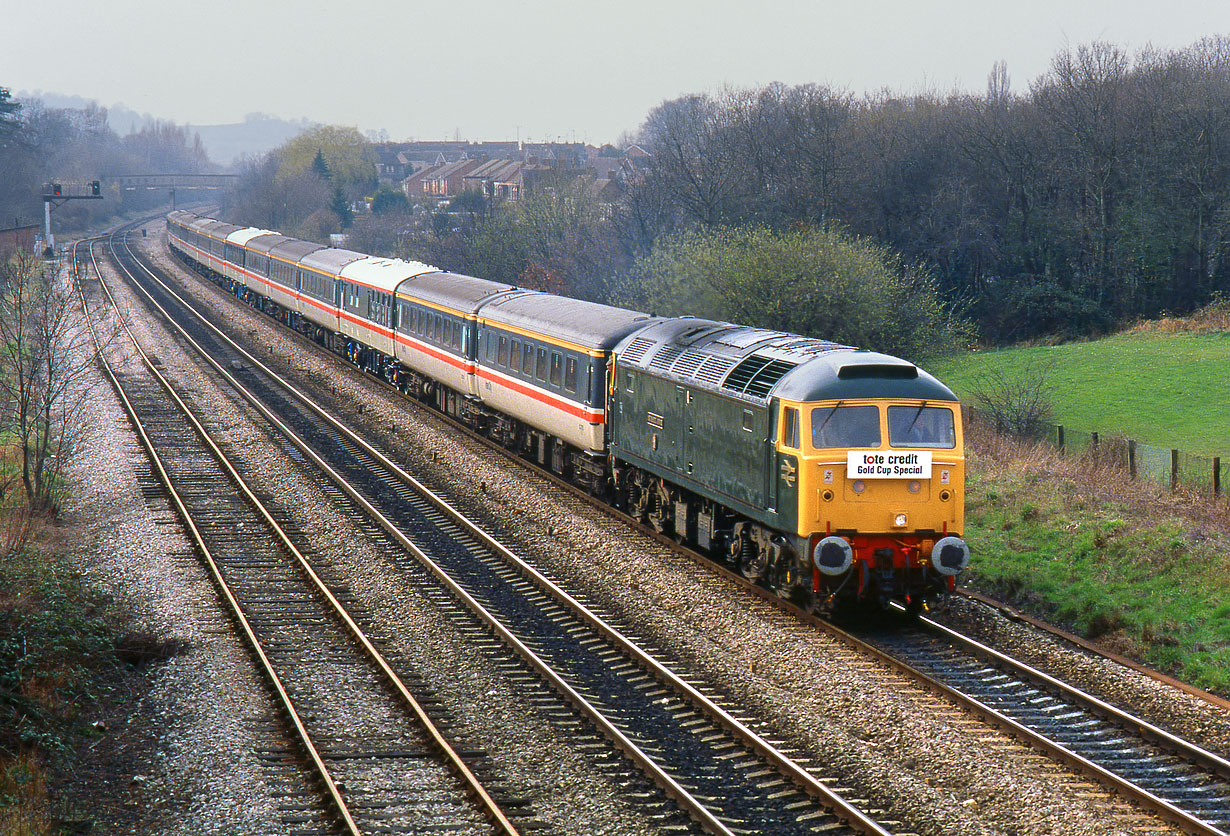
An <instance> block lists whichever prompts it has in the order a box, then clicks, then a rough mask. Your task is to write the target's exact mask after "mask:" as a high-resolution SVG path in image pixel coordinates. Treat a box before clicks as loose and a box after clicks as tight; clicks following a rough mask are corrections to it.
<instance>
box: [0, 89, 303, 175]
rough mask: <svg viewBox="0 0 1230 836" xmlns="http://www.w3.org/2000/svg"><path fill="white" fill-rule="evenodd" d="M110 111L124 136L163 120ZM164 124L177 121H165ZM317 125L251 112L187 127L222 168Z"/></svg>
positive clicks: (24, 94)
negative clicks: (228, 121) (240, 117)
mask: <svg viewBox="0 0 1230 836" xmlns="http://www.w3.org/2000/svg"><path fill="white" fill-rule="evenodd" d="M14 98H15V99H17V100H18V101H23V100H25V101H30V100H34V99H37V100H39V101H41V102H42V103H43V105H44V106H46V107H49V108H66V109H72V110H82V109H84V108H86V107H88V106H90V105H91V104H93V105H95V106H100V105H99V104H98V102H96V101H93V100H91V99H85V98H82V97H81V96H66V95H64V94H62V93H47V92H44V91H42V90H35V91H29V90H19V91H17V93H16V94H15V95H14ZM106 110H107V124H108V125H110V126H111V130H113V131H115V132H116V133H117V134H119V135H120V136H127V135H128V134H132V133H136V132H137V131H139V130H141V129H142V128H144V127H146V126H148V125H150V124H152V123H153V122H155V121H159V118H160V117H157V116H153V115H151V114H149V113H137V112H136V111H135V110H132V109H131V108H129V107H127V106H125V105H123V104H114V105H110V106H108V107H107V108H106ZM161 121H164V122H167V121H173V120H168V119H162V120H161ZM315 124H316V123H315V122H312V121H311V120H308V119H299V120H297V121H289V122H288V121H286V120H285V119H279V118H277V117H276V116H269V115H268V114H265V113H250V114H248V115H247V116H246V117H244V120H243V121H242V122H237V123H235V124H230V125H187V126H185V127H187V128H188V131H189V136H191V134H192V133H198V134H200V135H201V142H202V143H204V145H205V150H206V151H207V152H208V153H209V159H210V160H212V161H213V162H215V163H217V164H219V165H222V166H230V165H232V164H233V163H234V162H235V161H236V160H237V159H238V158H239V157H241V156H243V155H245V154H249V155H258V154H263V153H265V152H266V151H270V150H272V149H274V148H277V147H278V146H279V145H281V144H282V143H284V142H286V141H287V140H288V139H290V138H292V137H295V136H298V135H299V134H300V133H302V132H303V131H305V130H307V129H308V128H311V127H313V126H314V125H315Z"/></svg>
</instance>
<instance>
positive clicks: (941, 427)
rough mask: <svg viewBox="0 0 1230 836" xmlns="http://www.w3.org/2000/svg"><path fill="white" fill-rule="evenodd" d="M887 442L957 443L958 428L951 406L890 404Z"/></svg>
mask: <svg viewBox="0 0 1230 836" xmlns="http://www.w3.org/2000/svg"><path fill="white" fill-rule="evenodd" d="M888 443H889V445H891V446H893V447H934V448H936V449H943V450H951V449H953V448H954V447H956V446H957V431H956V428H955V426H954V425H953V416H952V410H951V409H944V408H942V407H936V406H890V407H889V408H888Z"/></svg>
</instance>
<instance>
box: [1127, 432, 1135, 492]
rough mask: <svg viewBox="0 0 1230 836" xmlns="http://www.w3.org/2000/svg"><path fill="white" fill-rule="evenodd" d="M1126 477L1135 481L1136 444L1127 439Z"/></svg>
mask: <svg viewBox="0 0 1230 836" xmlns="http://www.w3.org/2000/svg"><path fill="white" fill-rule="evenodd" d="M1128 475H1129V476H1131V477H1132V481H1133V482H1135V481H1136V442H1135V441H1133V440H1132V439H1130V438H1129V439H1128Z"/></svg>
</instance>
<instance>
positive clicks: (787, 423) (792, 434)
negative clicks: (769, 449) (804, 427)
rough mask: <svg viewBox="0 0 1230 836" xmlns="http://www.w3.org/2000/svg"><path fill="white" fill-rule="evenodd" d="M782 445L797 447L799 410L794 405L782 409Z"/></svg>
mask: <svg viewBox="0 0 1230 836" xmlns="http://www.w3.org/2000/svg"><path fill="white" fill-rule="evenodd" d="M782 446H783V447H790V448H793V449H795V450H797V449H799V411H798V410H797V409H795V408H794V407H786V408H785V409H784V410H783V411H782Z"/></svg>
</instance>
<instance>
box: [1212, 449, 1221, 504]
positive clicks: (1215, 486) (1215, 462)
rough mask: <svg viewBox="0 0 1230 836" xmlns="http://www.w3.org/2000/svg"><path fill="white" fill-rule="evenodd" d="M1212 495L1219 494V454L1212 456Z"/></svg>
mask: <svg viewBox="0 0 1230 836" xmlns="http://www.w3.org/2000/svg"><path fill="white" fill-rule="evenodd" d="M1213 496H1221V456H1214V457H1213Z"/></svg>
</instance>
